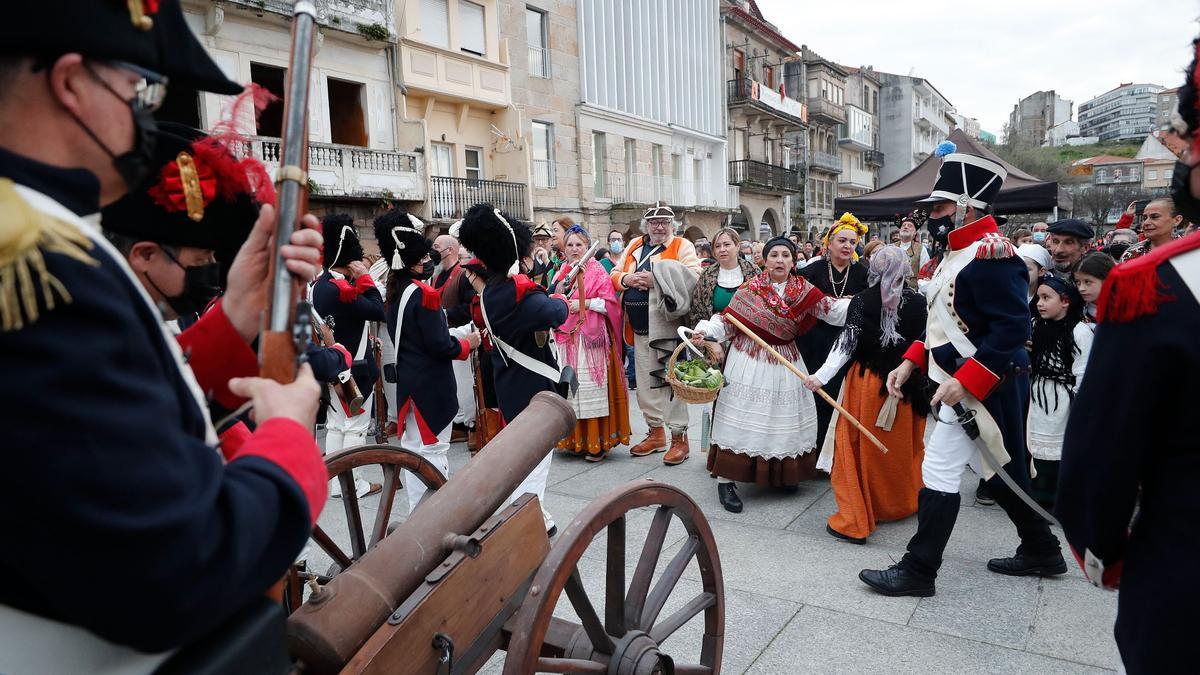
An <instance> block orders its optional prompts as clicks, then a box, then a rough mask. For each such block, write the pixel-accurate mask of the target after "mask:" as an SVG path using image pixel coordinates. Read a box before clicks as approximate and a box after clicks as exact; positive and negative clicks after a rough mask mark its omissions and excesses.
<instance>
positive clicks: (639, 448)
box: [629, 427, 667, 457]
mask: <svg viewBox="0 0 1200 675" xmlns="http://www.w3.org/2000/svg"><path fill="white" fill-rule="evenodd" d="M666 449H667V430H666V429H665V428H663V427H651V428H650V433H648V434H646V438H644V439H642V442H641V443H638V444H637V445H635V446H633V447H632V448H630V449H629V454H631V455H633V456H634V457H645V456H646V455H653V454H654V453H656V452H662V451H663V450H666Z"/></svg>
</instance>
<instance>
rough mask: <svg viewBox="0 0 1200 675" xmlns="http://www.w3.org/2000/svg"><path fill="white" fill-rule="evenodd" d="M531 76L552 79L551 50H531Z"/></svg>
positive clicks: (531, 48)
mask: <svg viewBox="0 0 1200 675" xmlns="http://www.w3.org/2000/svg"><path fill="white" fill-rule="evenodd" d="M529 74H530V75H533V76H534V77H543V78H547V79H548V78H549V77H550V50H549V49H546V48H544V47H530V48H529Z"/></svg>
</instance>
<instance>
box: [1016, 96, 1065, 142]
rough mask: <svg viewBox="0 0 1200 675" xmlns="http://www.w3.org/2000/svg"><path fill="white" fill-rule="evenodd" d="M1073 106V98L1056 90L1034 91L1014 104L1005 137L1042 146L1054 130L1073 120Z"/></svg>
mask: <svg viewBox="0 0 1200 675" xmlns="http://www.w3.org/2000/svg"><path fill="white" fill-rule="evenodd" d="M1074 107H1075V104H1074V103H1073V102H1072V101H1070V100H1068V99H1065V98H1063V97H1061V96H1059V95H1058V94H1057V93H1056V92H1055V91H1054V90H1053V89H1051V90H1050V91H1038V92H1034V93H1032V94H1030V95H1029V96H1026V97H1025V98H1023V99H1021V100H1020V101H1018V102H1017V103H1016V104H1014V105H1013V109H1012V112H1010V113H1009V114H1008V128H1007V130H1006V132H1005V133H1006V137H1007V139H1008V140H1010V141H1015V142H1016V143H1019V144H1021V145H1025V146H1028V147H1040V146H1042V145H1043V144H1045V143H1046V142H1047V140H1048V139H1049V136H1048V134H1049V133H1050V130H1051V129H1054V128H1055V127H1059V126H1060V125H1062V124H1063V123H1065V122H1069V121H1071V118H1072V111H1073V109H1074ZM1060 131H1061V130H1060ZM1064 138H1065V136H1064Z"/></svg>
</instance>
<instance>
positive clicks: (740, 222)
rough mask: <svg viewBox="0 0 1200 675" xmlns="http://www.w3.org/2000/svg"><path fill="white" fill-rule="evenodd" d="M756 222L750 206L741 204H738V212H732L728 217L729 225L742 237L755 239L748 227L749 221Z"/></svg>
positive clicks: (752, 229) (750, 228)
mask: <svg viewBox="0 0 1200 675" xmlns="http://www.w3.org/2000/svg"><path fill="white" fill-rule="evenodd" d="M754 222H757V221H756V220H755V218H754V212H753V211H751V210H750V207H748V206H746V205H744V204H741V205H739V206H738V212H737V213H735V214H733V215H732V216H731V217H730V219H729V227H732V228H733V229H734V230H735V231H737V233H738V234H739V235H740V236H741V237H742V238H743V239H749V240H750V241H755V236H754V235H755V233H754V230H755V229H756V228H752V227H750V223H754Z"/></svg>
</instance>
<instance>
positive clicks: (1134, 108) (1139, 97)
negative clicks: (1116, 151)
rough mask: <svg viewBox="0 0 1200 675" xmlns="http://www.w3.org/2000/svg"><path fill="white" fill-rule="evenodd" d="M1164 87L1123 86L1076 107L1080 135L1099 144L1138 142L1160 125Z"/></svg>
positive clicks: (1141, 84) (1147, 85)
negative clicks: (1089, 137)
mask: <svg viewBox="0 0 1200 675" xmlns="http://www.w3.org/2000/svg"><path fill="white" fill-rule="evenodd" d="M1163 89H1164V87H1162V86H1159V85H1157V84H1149V83H1126V84H1122V85H1120V86H1119V87H1116V88H1115V89H1111V90H1109V91H1107V92H1105V93H1103V94H1101V95H1099V96H1097V97H1095V98H1093V99H1091V100H1090V101H1087V102H1085V103H1082V104H1080V106H1079V120H1078V121H1079V133H1080V135H1081V136H1096V137H1098V138H1099V139H1100V140H1101V141H1125V140H1134V139H1136V140H1141V139H1143V138H1145V137H1146V136H1148V135H1149V134H1150V132H1152V131H1154V130H1155V129H1157V128H1158V127H1159V126H1161V125H1159V124H1158V119H1159V118H1160V117H1161V116H1162V111H1161V110H1160V109H1159V100H1158V99H1159V94H1160V93H1161V92H1162V91H1163Z"/></svg>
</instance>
